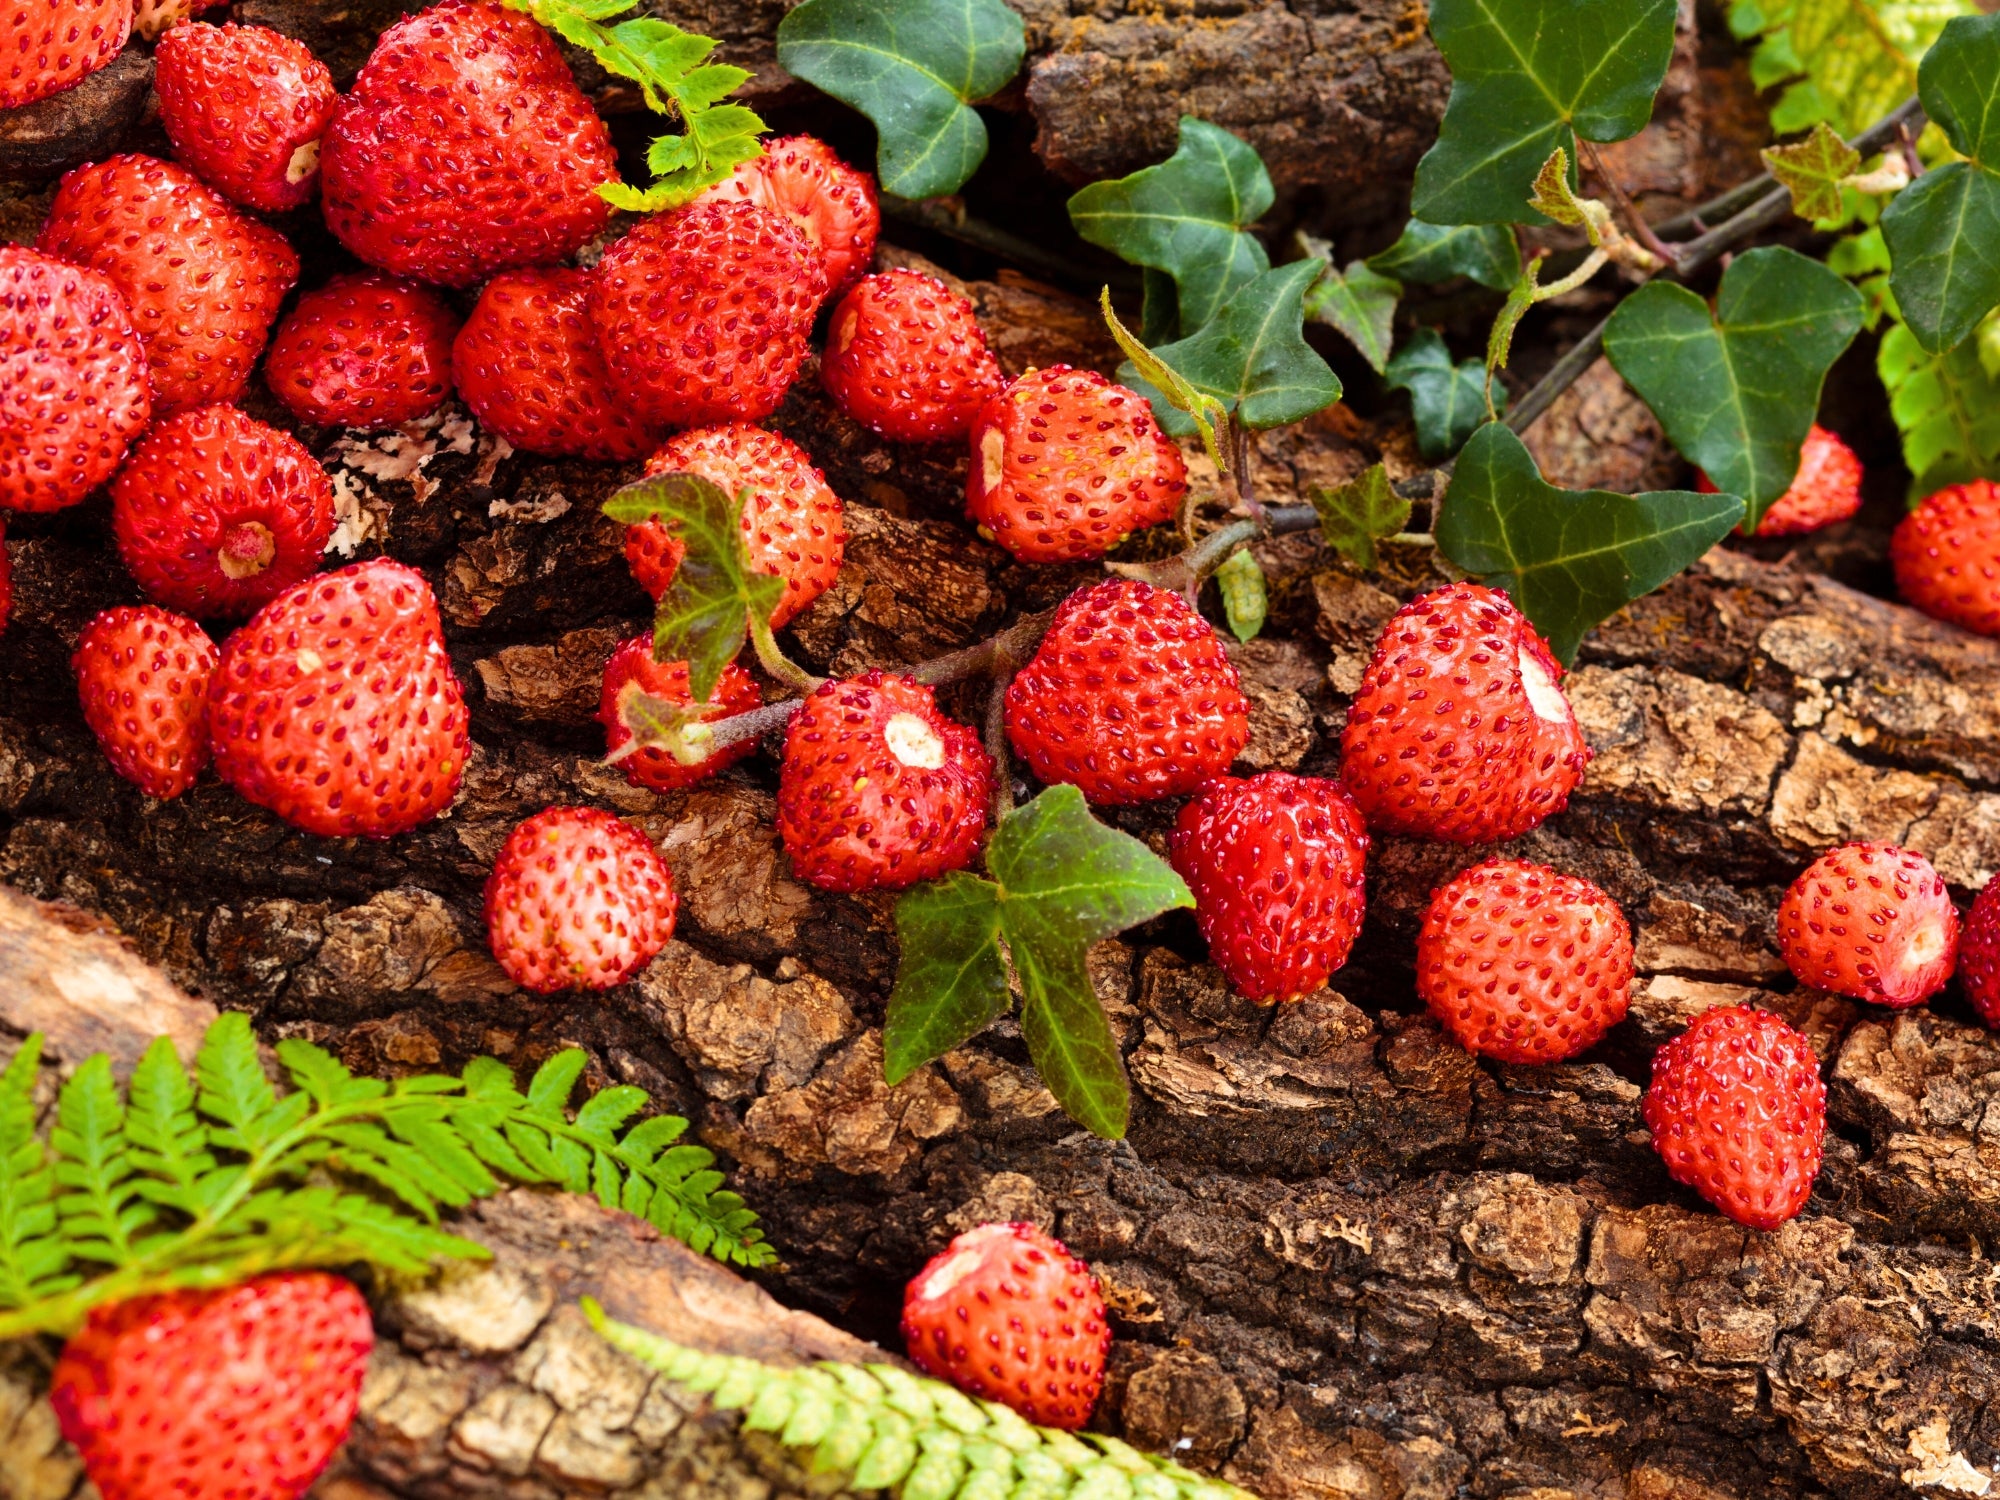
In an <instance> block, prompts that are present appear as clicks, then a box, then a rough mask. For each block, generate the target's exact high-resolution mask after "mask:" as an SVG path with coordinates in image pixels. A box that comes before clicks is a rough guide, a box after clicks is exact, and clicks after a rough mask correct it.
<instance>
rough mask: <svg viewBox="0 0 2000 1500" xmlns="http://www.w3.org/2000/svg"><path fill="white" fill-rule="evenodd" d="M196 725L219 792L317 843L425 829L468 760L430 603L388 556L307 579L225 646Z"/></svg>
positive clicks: (423, 587) (418, 578)
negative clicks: (317, 837) (319, 838)
mask: <svg viewBox="0 0 2000 1500" xmlns="http://www.w3.org/2000/svg"><path fill="white" fill-rule="evenodd" d="M208 728H209V736H210V738H211V739H212V741H213V742H214V745H215V768H216V770H217V771H218V772H220V773H221V776H222V779H223V780H224V781H227V782H228V783H229V784H230V785H231V786H233V787H235V788H236V790H237V791H239V792H241V793H242V794H243V795H244V796H245V797H247V798H249V799H250V800H251V801H252V802H255V803H256V804H257V805H258V806H259V807H268V808H270V809H271V810H272V811H273V812H275V813H276V814H277V815H278V816H279V817H281V818H283V819H284V820H285V821H286V822H287V823H290V824H291V825H292V826H293V827H295V828H302V829H304V830H305V831H306V832H307V833H317V834H324V835H325V836H327V837H329V838H353V837H356V836H366V837H370V838H387V837H388V836H389V835H391V834H397V833H406V832H408V831H409V830H410V829H412V828H415V827H416V826H417V825H418V824H420V823H427V822H429V821H430V820H431V819H432V818H434V817H436V816H437V815H438V814H439V813H441V812H443V811H444V810H445V808H447V807H449V806H450V805H451V799H452V797H453V796H454V795H455V794H456V793H457V791H458V783H459V781H460V779H461V778H463V776H464V775H465V761H466V757H467V755H468V754H470V753H471V749H472V744H471V740H470V737H469V736H468V735H467V733H466V714H465V698H464V695H463V694H462V693H461V692H460V691H459V686H458V678H457V677H456V676H454V675H453V673H452V670H451V659H450V658H449V657H448V656H446V655H445V650H444V629H443V626H442V624H441V622H440V621H439V619H438V611H437V600H436V599H435V598H433V597H432V595H431V589H430V585H429V584H427V583H425V582H424V580H423V576H422V575H421V574H419V573H416V572H414V571H412V570H411V569H409V568H406V567H404V566H403V565H402V564H401V563H393V562H390V561H389V560H388V559H387V558H376V559H374V560H372V561H370V562H359V563H353V564H351V565H350V566H348V567H345V568H342V569H341V570H340V571H339V572H337V573H324V574H322V575H320V576H319V577H318V578H310V579H307V580H306V581H305V582H304V583H301V584H299V585H297V586H296V587H294V588H293V589H292V590H290V592H288V593H283V594H280V595H279V596H278V597H277V598H275V599H273V600H272V601H271V602H270V603H269V604H267V605H265V606H264V607H263V608H262V609H261V610H259V611H258V612H257V614H256V616H255V617H254V618H253V619H251V621H250V622H249V623H248V624H246V625H244V626H243V627H242V628H241V629H239V630H238V631H237V632H236V633H235V634H234V635H232V636H230V637H229V639H228V640H226V641H224V642H223V643H222V662H221V664H220V665H219V666H218V667H217V668H216V672H215V678H214V680H213V682H212V683H211V684H210V686H209V692H208Z"/></svg>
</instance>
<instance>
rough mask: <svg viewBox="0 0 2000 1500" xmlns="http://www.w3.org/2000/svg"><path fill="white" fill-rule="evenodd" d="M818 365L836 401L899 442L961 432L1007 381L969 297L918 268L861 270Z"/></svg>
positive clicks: (938, 439)
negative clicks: (866, 272) (871, 273)
mask: <svg viewBox="0 0 2000 1500" xmlns="http://www.w3.org/2000/svg"><path fill="white" fill-rule="evenodd" d="M819 368H820V379H821V380H822V381H823V382H825V385H826V389H827V393H828V394H829V395H831V396H832V397H833V399H834V401H835V402H836V403H837V404H838V405H839V407H840V409H841V410H842V411H844V412H846V413H847V414H848V415H849V416H850V417H852V418H854V420H855V421H857V422H859V423H861V424H862V425H863V426H865V427H871V428H873V429H874V430H875V431H876V432H879V433H881V434H882V436H883V437H885V438H888V439H890V440H891V441H892V442H898V443H943V442H956V441H958V440H959V439H961V438H963V437H964V436H965V435H966V434H967V433H968V432H970V431H971V430H972V419H973V418H974V417H976V416H978V415H979V409H980V407H982V406H984V405H985V404H986V402H987V401H988V400H990V399H991V398H992V397H994V396H997V395H998V394H999V393H1000V389H1001V387H1002V386H1004V385H1005V384H1006V383H1007V378H1006V376H1004V375H1002V374H1001V373H1000V361H999V360H997V359H995V358H994V357H993V351H992V350H990V349H988V348H987V347H986V335H985V334H984V333H982V332H981V331H980V328H979V321H978V319H977V318H975V317H974V316H973V313H972V304H971V303H970V302H967V301H966V300H965V299H964V298H963V297H961V296H959V295H958V293H956V292H954V291H953V290H952V289H951V288H950V287H948V286H946V285H945V284H944V283H943V282H941V281H939V280H937V278H935V277H932V276H920V275H918V274H917V273H916V272H915V271H901V270H898V271H885V272H883V273H882V274H881V275H879V276H870V277H867V278H866V279H865V280H863V281H862V283H861V284H860V285H859V286H857V287H855V289H854V290H853V291H851V292H849V293H848V294H847V296H846V297H845V298H843V299H842V301H841V304H840V306H839V307H837V308H836V309H834V314H833V323H832V325H831V327H830V328H829V329H828V331H827V337H826V352H825V354H824V355H823V356H822V357H821V359H820V367H819Z"/></svg>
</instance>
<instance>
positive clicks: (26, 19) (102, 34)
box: [0, 0, 132, 109]
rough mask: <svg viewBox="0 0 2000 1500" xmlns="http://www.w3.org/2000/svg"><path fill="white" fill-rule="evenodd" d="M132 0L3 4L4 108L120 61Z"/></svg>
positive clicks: (0, 92)
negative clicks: (118, 58)
mask: <svg viewBox="0 0 2000 1500" xmlns="http://www.w3.org/2000/svg"><path fill="white" fill-rule="evenodd" d="M131 26H132V4H131V0H0V109H15V108H17V107H19V106H20V105H23V104H33V103H34V102H35V101H36V100H37V99H46V98H48V96H49V95H51V94H59V93H61V92H62V91H63V90H64V89H66V88H70V87H72V86H74V85H75V84H79V83H81V82H83V80H84V79H86V78H88V77H89V76H90V75H91V74H92V73H95V72H96V71H97V70H98V69H99V68H101V67H103V66H104V65H105V64H106V63H108V62H110V61H111V59H112V58H114V57H116V56H117V55H118V53H119V50H120V49H121V48H123V47H124V45H125V37H126V34H127V32H129V31H130V30H131Z"/></svg>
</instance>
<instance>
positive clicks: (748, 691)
mask: <svg viewBox="0 0 2000 1500" xmlns="http://www.w3.org/2000/svg"><path fill="white" fill-rule="evenodd" d="M632 693H644V694H645V695H646V696H648V697H650V698H659V699H663V700H664V701H666V702H668V703H683V704H685V703H692V702H693V701H694V695H693V693H692V692H690V691H689V688H688V664H687V663H686V662H684V661H666V662H663V661H655V660H654V659H653V638H652V637H651V636H647V635H641V636H634V637H633V638H632V639H631V640H629V641H623V642H621V643H620V644H619V647H618V649H617V650H616V651H613V652H612V653H611V660H609V661H607V662H606V663H605V664H604V692H603V696H602V697H601V698H600V699H599V702H598V709H597V721H598V722H599V723H600V724H602V725H603V726H604V753H605V755H606V756H616V755H617V754H618V752H619V751H621V750H623V749H624V748H625V747H626V746H627V745H629V744H631V743H632V724H631V721H630V717H629V715H630V705H629V704H628V702H627V701H626V700H627V698H628V696H629V695H630V694H632ZM763 701H764V697H763V694H761V693H760V692H758V691H757V683H756V680H755V679H754V678H752V677H751V675H750V674H749V673H748V672H746V671H744V670H743V669H742V668H741V667H739V666H737V665H736V663H735V662H731V663H730V664H729V665H728V666H726V667H724V668H723V669H722V677H721V678H720V680H719V681H717V683H716V685H715V691H714V692H713V693H711V694H710V695H709V699H708V703H709V715H708V716H710V717H714V718H718V719H720V718H724V717H727V716H728V715H730V714H740V713H744V712H746V711H747V710H749V709H753V708H755V707H756V706H757V705H758V704H760V703H762V702H763ZM756 748H757V742H756V741H755V740H740V741H738V742H737V743H736V744H734V745H731V746H728V747H727V748H726V749H723V750H720V751H718V752H716V753H715V754H713V755H709V756H706V757H704V758H703V759H701V760H699V761H697V762H695V764H693V765H691V766H688V765H682V764H681V763H680V762H679V761H678V760H675V759H674V758H673V756H671V755H669V754H668V753H667V752H666V751H665V750H662V749H659V748H657V747H651V748H647V749H644V750H640V751H637V752H635V753H634V754H631V755H628V756H626V757H625V759H624V760H622V761H619V762H618V764H619V767H620V769H622V770H623V771H624V772H625V779H626V780H627V781H629V782H631V783H632V785H634V786H642V787H645V788H646V789H647V790H648V791H654V792H675V791H679V790H680V789H681V788H682V787H686V786H693V785H694V784H695V783H696V782H697V781H700V780H701V779H702V778H703V777H704V776H712V775H714V774H715V773H716V772H717V771H720V770H721V769H722V768H723V767H724V766H726V765H730V764H733V763H734V762H736V761H739V760H741V759H743V757H744V756H746V755H748V754H749V753H750V752H751V751H752V750H754V749H756Z"/></svg>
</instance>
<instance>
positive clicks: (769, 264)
mask: <svg viewBox="0 0 2000 1500" xmlns="http://www.w3.org/2000/svg"><path fill="white" fill-rule="evenodd" d="M825 290H826V272H825V269H824V266H823V264H822V262H821V259H820V256H819V253H818V252H817V251H815V250H814V249H813V247H812V242H811V241H810V240H808V239H807V238H806V237H805V233H804V231H802V230H801V229H799V227H798V226H797V225H795V224H793V223H792V222H791V221H790V220H789V219H786V218H783V217H781V216H780V215H778V214H774V213H769V212H766V211H765V210H764V209H761V208H758V207H757V206H756V205H755V204H752V203H744V202H740V201H736V202H731V201H727V200H725V201H722V202H718V203H701V204H695V205H693V206H692V207H689V208H683V209H680V210H678V211H676V212H674V213H667V214H660V215H658V216H656V217H654V218H651V219H647V220H646V221H645V222H644V223H642V224H640V225H639V227H638V228H636V229H634V230H633V231H632V232H631V233H630V234H628V235H626V236H625V238H624V239H622V240H620V241H618V243H617V244H615V245H613V246H612V247H611V248H610V249H609V250H607V251H605V252H604V258H603V259H602V260H600V261H599V262H598V263H597V270H596V272H595V273H594V276H593V279H592V282H591V287H590V319H591V322H592V323H593V324H594V325H596V328H597V340H598V344H599V346H600V347H602V348H604V349H607V350H616V351H617V358H615V359H613V360H611V361H609V363H610V368H611V383H612V386H613V387H614V389H616V390H617V391H618V393H619V395H620V397H621V398H622V399H623V400H624V401H625V402H626V404H627V405H628V406H629V407H630V408H631V410H632V412H633V413H634V415H636V416H637V417H638V418H639V419H640V420H641V421H644V422H650V423H654V424H656V425H658V426H663V427H698V426H702V425H705V424H709V423H716V422H757V421H761V420H762V419H763V418H765V417H768V416H769V415H770V414H771V413H772V412H774V411H776V410H777V409H778V403H779V402H780V401H782V400H784V399H785V389H786V387H787V386H789V385H790V384H791V383H792V377H793V376H795V375H797V374H798V372H799V365H800V364H801V363H802V362H803V361H804V359H805V357H806V335H807V334H808V333H809V332H811V330H812V324H813V317H814V315H815V314H816V313H817V312H818V310H819V303H820V297H821V296H822V294H823V293H824V292H825Z"/></svg>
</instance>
